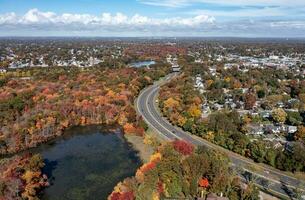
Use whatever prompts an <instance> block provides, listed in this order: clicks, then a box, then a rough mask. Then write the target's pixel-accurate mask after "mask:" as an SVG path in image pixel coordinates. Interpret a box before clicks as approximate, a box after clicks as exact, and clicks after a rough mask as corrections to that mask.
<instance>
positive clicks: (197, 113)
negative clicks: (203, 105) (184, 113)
mask: <svg viewBox="0 0 305 200" xmlns="http://www.w3.org/2000/svg"><path fill="white" fill-rule="evenodd" d="M188 113H189V114H190V116H192V117H194V118H198V117H200V116H201V110H200V108H199V106H196V105H191V107H190V108H189V109H188Z"/></svg>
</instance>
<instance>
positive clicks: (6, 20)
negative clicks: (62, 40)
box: [0, 0, 305, 37]
mask: <svg viewBox="0 0 305 200" xmlns="http://www.w3.org/2000/svg"><path fill="white" fill-rule="evenodd" d="M166 1H167V0H165V2H166ZM168 1H171V0H168ZM198 1H199V0H198ZM207 1H209V0H207ZM233 1H234V2H238V0H233ZM271 1H272V0H271ZM175 2H176V1H175ZM178 2H180V3H181V2H187V1H178ZM250 2H251V0H250ZM253 2H254V1H253ZM263 12H268V13H271V11H270V9H269V8H264V9H263V10H261V12H260V13H252V12H250V11H249V10H245V11H243V12H240V13H239V16H253V18H237V19H234V20H229V19H228V20H219V18H217V17H218V16H222V15H225V14H226V13H222V12H221V11H217V12H215V11H214V12H213V11H210V12H209V11H208V10H195V11H193V14H190V13H189V14H186V15H183V16H184V17H167V18H166V17H164V18H151V17H147V16H142V15H139V14H134V15H132V16H127V15H124V14H122V13H117V14H110V13H102V14H101V15H92V14H71V13H63V14H57V13H54V12H42V11H40V10H38V9H31V10H29V11H28V12H26V13H25V14H24V15H17V14H16V13H6V14H0V36H245V37H304V36H305V35H304V32H305V19H279V18H270V17H265V18H257V15H258V14H259V15H262V14H263ZM230 14H231V15H234V12H231V13H230ZM269 15H270V14H269ZM273 15H274V16H275V17H276V16H280V12H278V13H275V12H273ZM214 16H216V18H215V17H214Z"/></svg>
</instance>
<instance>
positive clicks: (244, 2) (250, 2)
mask: <svg viewBox="0 0 305 200" xmlns="http://www.w3.org/2000/svg"><path fill="white" fill-rule="evenodd" d="M138 2H140V3H143V4H147V5H154V6H163V7H185V6H190V5H192V4H195V3H202V4H204V3H209V4H216V5H221V6H228V5H235V6H292V5H293V6H295V7H298V6H305V1H304V0H294V1H293V2H292V1H291V0H138Z"/></svg>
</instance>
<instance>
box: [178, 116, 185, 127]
mask: <svg viewBox="0 0 305 200" xmlns="http://www.w3.org/2000/svg"><path fill="white" fill-rule="evenodd" d="M185 122H186V119H185V117H183V116H181V115H179V117H178V125H179V126H181V127H182V126H183V125H184V124H185Z"/></svg>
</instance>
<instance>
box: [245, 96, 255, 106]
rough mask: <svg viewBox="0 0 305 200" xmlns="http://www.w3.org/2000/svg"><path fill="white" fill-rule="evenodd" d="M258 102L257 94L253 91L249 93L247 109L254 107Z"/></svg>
mask: <svg viewBox="0 0 305 200" xmlns="http://www.w3.org/2000/svg"><path fill="white" fill-rule="evenodd" d="M255 102H256V96H255V95H254V94H252V93H248V94H246V96H245V108H246V109H247V110H250V109H252V108H253V106H254V105H255Z"/></svg>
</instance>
